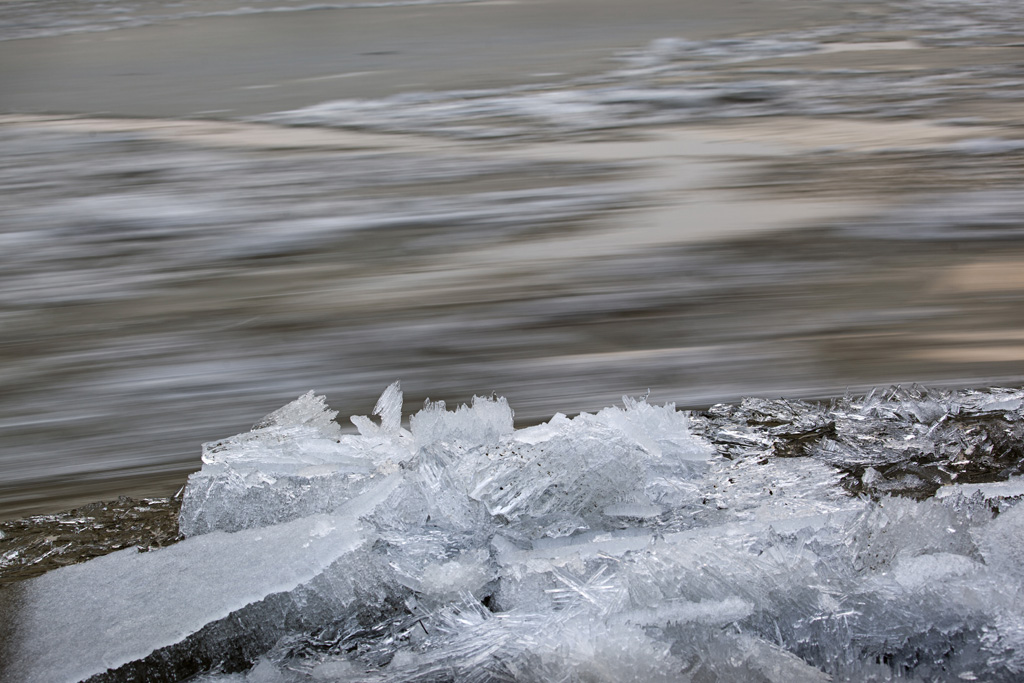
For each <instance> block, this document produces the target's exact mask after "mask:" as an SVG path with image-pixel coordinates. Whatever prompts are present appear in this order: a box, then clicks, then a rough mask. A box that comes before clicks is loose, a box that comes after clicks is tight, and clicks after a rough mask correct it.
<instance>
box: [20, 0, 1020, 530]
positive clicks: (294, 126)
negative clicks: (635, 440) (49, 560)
mask: <svg viewBox="0 0 1024 683" xmlns="http://www.w3.org/2000/svg"><path fill="white" fill-rule="evenodd" d="M1022 14H1024V10H1021V8H1020V6H1019V5H1018V3H1016V2H1010V1H1008V0H1006V1H1000V0H994V1H991V2H985V3H978V2H930V1H928V0H909V1H907V2H897V1H894V0H890V1H887V2H862V3H846V2H842V3H841V2H819V3H815V4H813V5H801V4H799V3H792V2H788V1H786V0H762V1H760V2H744V1H743V0H729V1H728V2H715V3H709V2H702V1H688V2H684V3H674V2H661V1H660V0H644V1H643V2H640V3H628V4H627V3H622V2H618V3H616V2H610V1H605V0H599V1H597V2H589V3H588V2H583V1H582V0H533V1H529V0H523V1H521V2H461V3H459V2H436V3H433V2H391V3H389V2H381V3H350V4H325V5H317V6H315V7H314V6H312V5H309V4H303V3H298V2H292V3H289V2H248V3H239V2H233V1H232V0H225V1H223V2H206V1H205V0H190V1H186V2H180V3H173V4H172V3H156V2H146V1H144V0H142V1H139V2H121V1H118V0H111V1H110V2H80V3H65V2H52V3H44V2H16V1H8V2H4V3H0V114H2V116H0V194H2V197H3V199H2V201H0V473H2V475H0V517H14V516H18V515H22V514H25V513H27V512H29V511H46V510H54V509H59V508H62V507H68V506H70V505H71V504H74V503H77V502H85V501H92V500H96V499H98V498H102V497H107V496H115V495H119V494H122V493H125V494H132V495H144V494H157V493H160V494H167V493H173V492H174V491H175V490H177V489H178V488H180V486H181V484H182V483H183V479H184V476H185V474H186V473H188V472H190V471H193V470H195V469H197V468H198V467H199V464H200V463H199V452H200V449H199V445H200V444H201V443H202V442H204V441H208V440H211V439H216V438H220V437H223V436H226V435H230V434H234V433H236V432H238V431H240V430H244V429H246V428H247V426H248V425H251V424H252V423H254V422H256V421H257V420H258V419H259V418H260V417H261V416H262V415H264V414H265V413H268V412H270V411H271V410H273V409H275V408H277V407H279V406H280V405H282V404H284V403H286V402H287V401H289V400H292V399H294V398H295V397H296V396H298V395H300V394H302V393H304V392H305V391H307V390H309V389H316V390H317V391H318V392H320V393H326V394H327V395H328V397H329V400H330V402H331V405H332V406H334V407H335V408H336V409H339V410H340V411H341V414H343V415H348V414H365V413H367V412H369V411H370V409H371V408H372V407H373V402H374V400H375V399H376V396H377V395H379V393H380V391H381V390H382V389H383V388H384V387H385V386H387V384H389V383H390V382H391V381H393V380H395V379H401V380H402V382H403V388H404V389H405V392H406V400H407V401H409V402H410V404H412V403H415V402H417V401H422V400H424V399H426V398H428V397H429V398H432V399H444V400H446V401H448V402H449V404H453V403H455V402H458V401H465V400H468V399H469V398H470V397H471V396H473V395H474V394H484V395H490V394H491V392H496V393H498V394H500V395H504V396H506V397H508V398H509V400H510V402H511V403H512V405H514V406H515V407H516V410H517V415H516V418H517V422H518V423H520V424H529V423H531V422H535V421H538V420H541V419H545V418H547V417H549V416H550V415H551V414H553V413H554V412H556V411H562V412H568V413H573V412H578V411H581V410H593V409H597V408H600V407H603V406H605V405H610V404H611V403H613V402H614V401H616V400H617V397H618V396H620V395H622V394H623V393H628V394H633V395H638V394H643V393H645V392H647V391H648V390H649V391H650V395H651V400H652V401H658V402H662V401H675V402H676V403H678V404H679V405H681V406H690V407H699V406H706V405H710V404H712V403H715V402H718V401H730V400H735V399H736V398H738V397H740V396H744V395H761V396H774V397H777V396H782V395H786V396H792V397H797V396H803V397H814V396H834V395H840V394H843V393H844V392H845V391H847V390H848V389H850V390H853V391H858V390H862V389H867V388H869V387H871V386H874V385H888V384H893V383H907V384H909V383H914V382H921V383H926V384H933V385H955V386H980V385H992V384H1002V385H1007V384H1009V385H1013V384H1018V385H1019V384H1020V383H1021V381H1022V380H1021V377H1022V376H1024V305H1022V304H1024V191H1022V185H1021V178H1024V174H1022V170H1024V129H1022V128H1021V126H1020V123H1019V122H1020V121H1022V120H1024V116H1022V115H1024V67H1022V66H1021V64H1024V59H1022V57H1024V47H1022V46H1021V43H1020V41H1019V34H1018V32H1017V29H1018V28H1019V26H1020V25H1021V21H1022V20H1024V17H1022V16H1021V15H1022Z"/></svg>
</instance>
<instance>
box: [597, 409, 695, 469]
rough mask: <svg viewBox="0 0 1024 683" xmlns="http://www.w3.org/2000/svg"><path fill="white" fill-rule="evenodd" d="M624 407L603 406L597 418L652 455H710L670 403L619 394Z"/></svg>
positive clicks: (685, 419) (682, 456)
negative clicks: (658, 403)
mask: <svg viewBox="0 0 1024 683" xmlns="http://www.w3.org/2000/svg"><path fill="white" fill-rule="evenodd" d="M622 403H623V405H624V406H625V407H624V408H605V409H604V410H602V411H601V412H599V413H597V415H596V416H595V417H596V419H597V420H599V421H601V422H603V423H604V424H606V425H608V426H609V427H612V428H614V429H617V430H619V431H620V432H622V433H623V434H625V435H627V436H629V437H630V438H631V439H633V440H634V441H636V442H637V443H639V444H640V445H641V446H643V447H644V448H645V449H646V450H647V452H648V453H650V454H651V456H652V457H656V458H658V457H662V456H664V457H670V458H673V459H680V460H695V461H706V460H707V459H708V458H710V457H711V456H712V455H713V451H712V449H711V447H710V445H709V444H707V443H705V442H703V441H701V440H700V439H698V438H697V437H695V436H694V435H693V433H692V432H691V431H690V424H689V420H688V419H687V416H686V413H684V412H681V411H678V410H676V406H675V404H674V403H666V404H665V405H663V406H654V405H651V404H649V403H648V402H647V400H646V399H634V398H630V397H629V396H623V397H622Z"/></svg>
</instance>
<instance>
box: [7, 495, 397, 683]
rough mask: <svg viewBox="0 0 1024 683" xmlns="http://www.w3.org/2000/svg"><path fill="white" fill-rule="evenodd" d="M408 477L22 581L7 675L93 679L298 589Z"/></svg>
mask: <svg viewBox="0 0 1024 683" xmlns="http://www.w3.org/2000/svg"><path fill="white" fill-rule="evenodd" d="M400 483H401V477H400V475H395V476H393V477H391V478H389V479H387V480H384V481H382V482H381V483H380V484H378V485H377V486H376V487H375V488H374V489H373V490H371V491H370V492H368V493H367V494H364V496H363V497H361V498H358V499H356V500H353V501H351V502H350V503H349V505H348V506H347V507H346V508H344V509H343V510H341V511H340V512H339V513H338V514H335V515H315V516H311V517H305V518H303V519H299V520H295V521H293V522H288V523H286V524H281V525H277V526H272V527H264V528H260V529H249V530H246V531H241V532H238V533H233V534H229V533H224V532H217V533H210V534H205V535H203V536H198V537H195V538H191V539H187V540H185V541H182V542H181V543H178V544H176V545H172V546H170V547H167V548H162V549H159V550H155V551H151V552H148V553H139V552H136V550H134V549H130V550H122V551H120V552H116V553H113V554H110V555H107V556H104V557H100V558H97V559H95V560H91V561H89V562H86V563H83V564H79V565H74V566H71V567H65V568H62V569H58V570H55V571H52V572H50V573H48V574H44V575H43V576H41V577H39V578H37V579H33V580H30V581H26V582H24V583H21V584H18V586H17V589H16V590H17V594H16V595H14V596H13V598H12V599H13V600H15V602H16V603H17V606H18V607H17V610H16V612H14V613H13V614H8V615H6V618H8V619H10V620H11V621H10V623H9V624H8V629H9V631H10V633H11V636H10V638H9V640H8V643H7V652H6V656H5V661H4V662H3V664H2V666H0V669H2V671H0V673H2V676H0V677H2V678H3V680H9V681H19V682H20V683H33V682H35V681H38V682H39V683H59V682H60V681H69V682H73V681H79V680H83V679H86V678H88V677H90V676H92V675H95V674H98V673H102V672H103V671H105V670H106V669H108V668H111V669H113V668H117V667H119V666H121V665H123V664H127V663H129V662H132V661H133V660H138V659H141V658H144V657H146V656H148V655H149V654H150V653H152V652H154V651H156V650H158V649H160V648H163V647H167V646H171V645H174V644H175V643H178V642H179V641H181V640H182V639H184V638H186V637H187V636H189V634H192V633H196V632H198V631H199V630H200V629H201V628H203V627H204V626H205V625H207V624H209V623H211V622H215V621H217V620H219V619H222V618H223V617H226V616H227V615H229V614H231V613H232V612H235V611H236V610H239V609H242V608H244V607H246V606H247V605H249V604H251V603H254V602H256V601H260V600H263V599H264V598H266V597H267V596H269V595H272V594H276V593H282V592H287V591H291V590H293V589H295V588H296V587H297V586H299V585H300V584H303V583H304V582H308V581H310V580H311V579H313V578H314V577H316V576H317V575H318V574H319V573H320V572H322V571H323V570H324V569H325V568H326V567H328V565H330V564H331V563H333V562H334V561H336V560H337V559H338V558H339V557H341V556H343V555H345V554H346V553H349V552H351V551H353V550H355V549H356V548H357V547H359V546H360V545H361V544H362V543H363V542H364V541H365V539H366V534H365V532H364V531H363V529H362V526H361V524H360V523H359V518H360V517H361V516H365V515H367V514H370V513H371V512H372V511H373V509H374V508H375V507H376V506H377V505H379V504H381V503H382V502H383V501H384V500H386V499H387V496H388V495H389V493H390V492H391V491H392V490H394V488H395V487H397V486H399V485H400ZM98 625H100V626H98ZM238 626H239V624H236V625H235V626H234V627H235V628H237V627H238Z"/></svg>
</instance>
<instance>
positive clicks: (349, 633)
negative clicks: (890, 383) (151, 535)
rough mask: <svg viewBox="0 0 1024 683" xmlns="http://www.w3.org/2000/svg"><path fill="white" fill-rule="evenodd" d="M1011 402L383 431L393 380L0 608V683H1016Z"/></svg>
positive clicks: (487, 402)
mask: <svg viewBox="0 0 1024 683" xmlns="http://www.w3.org/2000/svg"><path fill="white" fill-rule="evenodd" d="M1022 405H1024V392H1021V391H1018V390H995V389H994V390H990V391H985V392H978V391H964V392H958V393H940V392H927V391H924V390H919V389H911V390H903V389H898V388H897V389H893V390H891V391H888V392H881V393H874V394H872V395H870V396H868V397H865V398H860V399H854V398H846V399H843V400H839V401H834V402H832V403H831V404H827V405H826V404H814V403H804V402H798V401H766V400H762V399H748V400H746V401H744V402H743V403H741V404H739V405H736V406H724V405H720V406H714V407H713V408H711V409H710V410H709V411H707V412H704V413H698V414H688V413H685V412H682V411H678V410H676V409H675V407H674V406H673V405H672V404H668V405H665V406H656V405H651V404H649V403H648V402H647V401H646V400H643V399H641V400H634V399H630V398H625V399H624V403H623V407H621V408H619V407H616V408H606V409H604V410H602V411H600V412H598V413H596V414H593V415H591V414H581V415H579V416H577V417H575V418H571V419H570V418H568V417H566V416H565V415H560V414H559V415H556V416H555V417H553V418H552V419H551V420H550V421H549V422H547V423H545V424H541V425H537V426H533V427H528V428H525V429H518V430H517V429H515V428H514V426H513V414H512V410H511V409H510V408H509V406H508V404H507V402H506V401H505V400H504V399H501V398H479V397H477V398H475V399H474V400H473V402H472V404H471V405H469V406H466V405H463V406H460V407H458V408H457V409H456V410H454V411H451V410H448V409H447V407H446V406H445V404H444V403H443V402H428V403H427V404H426V405H425V406H424V407H423V409H422V410H420V411H419V412H417V413H415V414H413V415H412V416H411V418H410V419H409V421H408V429H405V428H403V426H402V425H403V419H402V392H401V390H400V387H399V385H398V384H397V383H395V384H394V385H392V386H390V387H388V388H387V390H385V392H384V394H383V395H382V396H381V399H380V401H378V403H377V405H376V407H375V409H374V415H376V416H377V417H378V418H379V419H377V420H374V419H372V418H370V417H362V416H356V417H353V418H352V422H353V423H354V424H355V426H356V427H357V429H358V433H357V434H346V433H344V432H343V431H342V429H341V428H340V426H339V425H338V424H337V423H336V422H335V421H334V418H335V416H336V413H335V412H334V411H331V410H330V409H329V408H328V407H327V405H326V402H325V400H324V397H322V396H315V395H314V394H313V392H310V393H308V394H306V395H304V396H302V397H300V398H299V399H297V400H296V401H294V402H292V403H290V404H288V405H286V406H285V407H283V408H281V409H280V410H278V411H275V412H274V413H271V414H270V415H268V416H267V417H266V418H264V419H263V420H261V421H260V422H259V423H258V424H257V425H256V426H255V427H254V429H253V430H252V431H250V432H248V433H245V434H240V435H238V436H234V437H231V438H229V439H225V440H222V441H218V442H215V443H209V444H206V445H205V446H204V448H203V467H202V469H201V470H200V471H199V472H197V473H195V474H193V475H192V477H190V479H189V482H188V486H187V489H186V492H185V498H184V501H183V505H182V510H181V517H180V527H181V531H182V532H183V533H184V535H185V536H186V539H185V540H184V541H182V542H180V543H178V544H176V545H173V546H171V547H168V548H163V549H157V550H153V551H151V552H147V553H137V552H136V551H135V550H124V551H119V552H116V553H113V554H110V555H107V556H106V557H102V558H98V559H95V560H91V561H89V562H86V563H84V564H80V565H76V566H72V567H64V568H61V569H58V570H55V571H52V572H50V573H48V574H45V575H43V576H41V577H39V578H36V579H32V580H29V581H24V582H21V583H18V584H14V585H13V586H11V587H8V588H7V589H5V590H4V591H3V592H0V612H3V615H4V616H5V618H6V626H5V627H3V628H5V629H6V633H3V634H2V635H3V636H4V638H3V642H4V645H3V646H2V647H3V648H4V650H3V651H2V652H0V654H2V655H3V657H0V661H2V662H4V664H3V665H0V677H2V680H4V681H8V680H9V681H62V680H67V681H77V680H84V679H88V680H92V681H127V680H149V681H160V680H183V679H189V680H194V681H236V682H238V683H241V682H245V683H257V682H259V683H264V682H270V681H286V682H297V681H333V680H338V681H341V680H346V681H347V680H360V681H449V680H458V681H462V680H468V681H491V680H494V681H498V680H501V681H512V680H514V681H534V680H536V681H542V680H543V681H548V680H566V681H629V680H637V681H658V680H671V681H701V682H705V681H777V682H779V683H782V682H786V683H790V682H792V681H828V680H851V681H861V680H893V679H900V680H904V679H905V680H976V679H977V680H1006V681H1009V680H1019V679H1020V677H1021V676H1022V675H1024V616H1022V615H1024V593H1022V588H1024V507H1021V506H1019V505H1017V502H1018V501H1019V500H1020V498H1021V496H1022V495H1024V481H1022V480H1021V479H1020V478H1019V477H1018V475H1019V474H1020V467H1021V448H1022V445H1021V427H1022V424H1024V413H1022ZM894 494H898V495H894ZM98 625H102V626H98ZM112 625H113V626H112ZM2 630H3V629H0V631H2Z"/></svg>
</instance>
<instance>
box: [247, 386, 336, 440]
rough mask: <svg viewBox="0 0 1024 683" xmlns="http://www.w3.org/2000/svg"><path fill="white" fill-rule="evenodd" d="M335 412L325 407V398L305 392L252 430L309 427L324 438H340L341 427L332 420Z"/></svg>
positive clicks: (258, 423) (266, 417)
mask: <svg viewBox="0 0 1024 683" xmlns="http://www.w3.org/2000/svg"><path fill="white" fill-rule="evenodd" d="M337 416H338V411H337V410H331V409H330V408H328V407H327V400H326V397H325V396H315V395H314V394H313V392H312V391H307V392H306V393H305V394H303V395H302V396H299V397H298V398H297V399H295V400H294V401H292V402H291V403H289V404H287V405H285V406H283V407H281V408H278V409H277V410H275V411H274V412H272V413H270V414H269V415H267V416H265V417H264V418H263V419H262V420H260V421H259V422H257V423H256V424H255V425H253V429H265V428H267V427H311V428H313V429H316V430H317V431H319V432H320V433H322V434H323V435H324V436H326V437H338V436H341V427H340V426H339V425H338V423H337V422H335V421H334V418H336V417H337Z"/></svg>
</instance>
